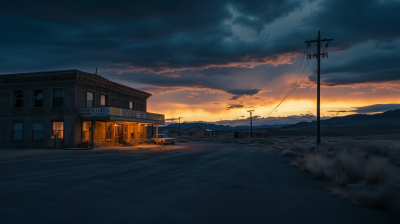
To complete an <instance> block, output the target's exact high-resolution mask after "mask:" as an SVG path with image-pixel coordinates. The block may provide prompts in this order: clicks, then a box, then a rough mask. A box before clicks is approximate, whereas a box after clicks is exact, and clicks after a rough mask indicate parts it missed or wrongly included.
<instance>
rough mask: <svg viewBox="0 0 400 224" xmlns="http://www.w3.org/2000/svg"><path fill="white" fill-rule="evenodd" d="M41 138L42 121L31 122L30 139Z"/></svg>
mask: <svg viewBox="0 0 400 224" xmlns="http://www.w3.org/2000/svg"><path fill="white" fill-rule="evenodd" d="M42 139H43V122H33V123H32V140H42Z"/></svg>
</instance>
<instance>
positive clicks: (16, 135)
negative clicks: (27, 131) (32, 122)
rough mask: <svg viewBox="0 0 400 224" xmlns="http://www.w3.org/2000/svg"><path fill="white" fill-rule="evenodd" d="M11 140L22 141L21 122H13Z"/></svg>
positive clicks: (22, 127) (22, 128)
mask: <svg viewBox="0 0 400 224" xmlns="http://www.w3.org/2000/svg"><path fill="white" fill-rule="evenodd" d="M12 128H13V132H12V139H13V140H22V136H23V130H24V126H23V124H22V122H14V123H13V125H12Z"/></svg>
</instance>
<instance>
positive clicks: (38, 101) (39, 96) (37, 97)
mask: <svg viewBox="0 0 400 224" xmlns="http://www.w3.org/2000/svg"><path fill="white" fill-rule="evenodd" d="M33 107H43V90H34V91H33Z"/></svg>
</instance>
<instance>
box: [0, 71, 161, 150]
mask: <svg viewBox="0 0 400 224" xmlns="http://www.w3.org/2000/svg"><path fill="white" fill-rule="evenodd" d="M150 96H151V94H150V93H147V92H143V91H140V90H137V89H134V88H131V87H128V86H124V85H121V84H118V83H115V82H112V81H110V80H108V79H106V78H103V77H101V76H99V75H96V74H91V73H87V72H82V71H79V70H76V69H75V70H63V71H49V72H35V73H21V74H9V75H0V102H2V106H1V107H0V124H1V125H0V126H1V127H0V147H1V148H36V147H38V148H42V147H61V148H73V147H83V146H84V147H88V146H89V147H92V146H93V147H100V146H105V147H108V146H115V145H121V144H136V143H140V142H143V141H146V136H147V134H146V130H147V128H146V126H147V125H156V127H158V125H164V123H165V122H164V115H162V114H155V113H148V112H147V99H148V98H149V97H150Z"/></svg>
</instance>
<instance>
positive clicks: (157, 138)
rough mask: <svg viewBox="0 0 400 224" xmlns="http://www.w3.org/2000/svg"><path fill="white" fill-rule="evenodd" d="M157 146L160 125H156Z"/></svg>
mask: <svg viewBox="0 0 400 224" xmlns="http://www.w3.org/2000/svg"><path fill="white" fill-rule="evenodd" d="M156 135H157V137H156V138H157V145H158V124H157V125H156Z"/></svg>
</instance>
